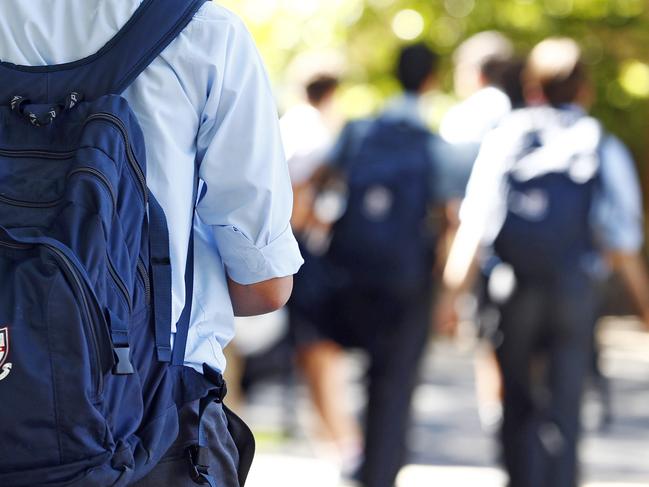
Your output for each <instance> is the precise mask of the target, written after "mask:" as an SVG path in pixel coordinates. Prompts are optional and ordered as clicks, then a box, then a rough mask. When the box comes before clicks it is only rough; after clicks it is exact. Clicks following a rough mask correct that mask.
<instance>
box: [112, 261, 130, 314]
mask: <svg viewBox="0 0 649 487" xmlns="http://www.w3.org/2000/svg"><path fill="white" fill-rule="evenodd" d="M106 261H107V262H108V273H109V274H110V277H112V279H113V282H114V283H115V284H117V288H118V289H119V292H120V294H121V295H122V297H123V298H124V302H126V305H127V306H128V311H129V315H131V314H133V303H132V301H131V297H130V296H129V293H128V288H127V287H126V284H124V281H123V280H122V278H121V277H119V274H118V273H117V270H116V269H115V266H114V265H113V262H112V261H111V260H110V257H108V254H106Z"/></svg>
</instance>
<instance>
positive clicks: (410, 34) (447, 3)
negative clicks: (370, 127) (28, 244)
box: [221, 0, 649, 189]
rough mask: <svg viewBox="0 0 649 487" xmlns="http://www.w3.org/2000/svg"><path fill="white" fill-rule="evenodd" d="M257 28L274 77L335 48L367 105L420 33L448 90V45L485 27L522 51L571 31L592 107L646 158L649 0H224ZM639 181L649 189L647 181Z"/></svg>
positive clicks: (355, 106)
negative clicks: (587, 76) (299, 59)
mask: <svg viewBox="0 0 649 487" xmlns="http://www.w3.org/2000/svg"><path fill="white" fill-rule="evenodd" d="M221 3H222V4H224V5H225V6H226V7H229V8H231V9H232V10H234V11H235V12H237V13H238V14H240V15H241V16H242V17H243V19H244V20H245V22H246V23H247V25H248V26H249V28H250V29H251V31H252V32H253V35H254V36H255V38H256V40H257V42H258V45H259V46H260V50H261V52H262V56H263V57H264V59H265V61H266V63H267V65H268V67H269V69H270V72H271V76H272V77H273V80H274V81H275V82H276V85H277V86H283V84H285V83H286V76H285V74H286V72H287V68H288V67H289V66H290V64H291V62H292V60H293V59H295V57H296V56H298V55H299V54H300V53H302V52H304V51H309V50H322V49H336V50H338V51H340V52H341V53H343V55H344V57H345V58H346V63H347V66H348V70H347V73H346V75H347V76H346V77H347V83H346V86H345V89H344V90H343V95H342V98H343V105H345V106H346V107H347V110H348V113H349V114H351V115H361V114H363V113H364V112H368V111H371V110H373V109H375V108H376V107H377V105H378V104H379V103H380V102H381V101H382V100H383V99H384V98H385V97H387V96H389V95H390V94H391V93H393V92H394V90H395V89H396V84H395V82H394V79H393V78H392V75H391V73H392V66H393V63H394V54H395V52H396V50H397V48H398V46H399V45H401V44H403V43H404V42H408V41H414V40H423V41H425V42H428V43H430V44H431V46H432V47H434V48H435V49H436V50H437V51H438V52H439V53H440V54H442V55H447V56H444V58H445V60H444V65H443V69H442V80H441V81H442V83H441V87H442V90H443V91H445V92H447V93H450V91H451V89H452V86H451V85H452V83H451V60H450V56H448V55H450V54H451V53H452V51H453V49H454V48H455V47H456V46H457V45H458V44H459V43H460V42H461V41H462V40H463V39H465V38H466V37H468V36H470V35H471V34H474V33H477V32H480V31H483V30H492V29H495V30H499V31H501V32H503V33H505V34H506V35H507V36H509V37H510V38H511V39H512V41H513V42H514V43H515V45H516V47H517V49H518V51H519V52H520V54H521V55H524V54H525V53H526V52H527V51H528V50H529V49H530V48H531V47H532V46H533V45H534V44H535V43H537V42H538V41H540V40H541V39H543V38H545V37H548V36H554V35H562V36H570V37H573V38H574V39H576V40H577V41H579V43H580V44H581V46H582V48H583V50H584V52H585V57H586V61H587V62H588V64H589V66H590V71H591V76H592V80H593V83H594V86H595V88H596V91H597V98H596V102H595V105H594V106H593V113H594V114H595V115H596V116H597V117H599V118H600V119H601V120H602V121H603V122H604V124H605V126H606V127H607V128H608V129H609V130H610V131H611V132H613V133H615V134H616V135H618V136H620V137H621V138H622V139H623V140H624V141H625V142H626V143H627V145H628V146H629V147H630V148H631V150H632V151H633V153H634V154H635V156H636V160H637V161H638V166H639V169H640V171H641V174H642V175H643V178H642V179H643V181H646V178H645V177H644V176H646V175H647V172H646V171H645V166H646V162H649V124H647V122H646V120H647V117H648V115H649V54H648V53H649V50H648V46H649V3H648V2H647V0H224V1H222V2H221ZM646 189H649V188H647V187H646Z"/></svg>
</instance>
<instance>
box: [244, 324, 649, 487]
mask: <svg viewBox="0 0 649 487" xmlns="http://www.w3.org/2000/svg"><path fill="white" fill-rule="evenodd" d="M602 336H603V339H604V342H605V343H606V347H605V352H604V363H605V370H606V372H607V374H608V375H609V377H611V379H612V386H613V401H614V403H613V404H614V411H615V421H614V423H613V424H612V426H611V427H610V428H609V429H608V430H607V431H606V432H605V433H597V432H594V431H591V432H589V433H588V434H587V435H586V438H585V441H584V445H583V453H584V454H583V456H584V477H585V481H586V483H587V484H586V485H587V486H588V487H605V486H606V487H626V486H629V487H631V486H637V487H640V486H643V487H647V486H649V336H647V335H645V334H642V333H639V332H638V331H636V329H635V327H634V326H633V324H632V323H629V322H625V321H620V320H616V321H615V322H611V323H608V324H607V326H605V330H604V332H603V333H602ZM349 360H350V380H351V381H352V383H354V384H358V382H359V379H360V375H361V370H362V360H361V359H359V358H357V357H354V356H351V357H350V359H349ZM351 395H352V402H353V403H354V404H356V405H357V406H358V408H360V405H361V404H362V402H363V398H362V390H361V388H360V387H358V386H355V387H354V388H353V389H352V391H351ZM596 410H597V408H596V402H594V401H592V400H591V401H589V402H588V406H587V412H588V414H587V416H588V418H592V417H593V416H595V413H596ZM414 411H415V424H414V426H413V429H412V432H411V438H410V449H411V454H410V463H411V465H410V466H409V467H407V468H406V469H404V471H403V472H402V474H401V477H400V480H399V487H419V486H420V485H421V486H431V487H432V486H443V487H446V486H450V485H453V486H457V487H464V486H466V487H469V486H471V487H474V486H479V487H502V486H503V485H504V478H503V475H502V474H501V473H500V472H499V470H498V469H497V468H496V464H495V458H496V454H497V449H496V448H495V444H494V442H493V439H492V438H491V437H490V436H489V435H486V434H484V433H483V432H482V430H481V428H480V424H479V421H478V416H477V412H476V408H475V395H474V388H473V366H472V352H471V349H470V346H467V345H464V346H462V347H460V346H458V345H456V344H453V345H452V344H444V343H438V344H436V345H435V346H433V347H431V353H430V354H429V355H428V357H427V359H426V363H425V365H424V381H423V383H422V385H421V386H420V387H419V389H418V391H417V394H416V398H415V401H414ZM244 414H245V416H246V418H247V419H248V420H249V421H250V422H251V424H252V426H253V429H255V431H256V432H257V434H258V438H259V443H260V448H259V450H260V453H259V456H258V459H257V462H256V465H255V469H254V470H253V472H252V474H251V481H250V486H249V487H274V486H278V487H280V486H281V487H292V486H293V485H295V486H296V487H298V486H299V487H320V486H321V487H336V486H337V485H339V484H338V477H337V471H336V469H335V467H334V465H333V464H332V463H329V462H326V461H324V460H322V459H318V458H316V455H315V453H314V448H313V447H312V445H311V444H310V442H309V441H308V440H307V438H306V435H305V431H306V430H307V427H306V425H308V424H309V421H310V420H311V414H312V412H311V409H310V405H309V402H308V400H307V399H306V397H305V393H304V390H303V388H301V387H299V386H298V387H296V388H294V389H293V391H292V392H289V393H288V394H287V393H286V389H285V388H284V387H283V386H282V385H279V384H265V385H261V386H258V387H256V389H255V390H254V391H253V393H252V395H251V400H250V404H249V405H248V406H247V407H246V409H245V413H244ZM279 425H284V427H283V428H282V427H280V426H279Z"/></svg>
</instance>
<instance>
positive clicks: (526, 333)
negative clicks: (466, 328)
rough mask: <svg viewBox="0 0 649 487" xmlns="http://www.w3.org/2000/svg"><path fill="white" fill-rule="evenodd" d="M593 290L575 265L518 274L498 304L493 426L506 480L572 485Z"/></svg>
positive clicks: (541, 486) (514, 484) (539, 486)
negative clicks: (498, 429) (549, 272)
mask: <svg viewBox="0 0 649 487" xmlns="http://www.w3.org/2000/svg"><path fill="white" fill-rule="evenodd" d="M596 310H597V292H596V289H595V286H594V284H593V282H592V281H591V279H590V278H588V277H587V276H585V275H584V274H583V273H581V272H580V271H575V272H570V273H568V272H566V273H565V274H564V275H562V276H559V277H555V278H552V279H547V280H532V279H528V280H521V281H520V282H519V283H518V288H517V290H516V291H515V292H514V294H513V296H512V297H511V298H510V300H509V302H508V303H507V304H505V305H504V306H503V307H502V309H501V313H502V316H501V319H502V323H501V326H502V333H503V341H502V344H501V345H500V346H499V347H498V349H497V354H498V359H499V362H500V366H501V369H502V374H503V378H504V389H505V398H504V418H503V427H502V433H501V440H502V446H503V453H504V460H505V466H506V469H507V472H508V474H509V477H510V484H509V485H510V487H576V486H577V482H578V476H579V475H578V454H577V445H578V441H579V436H580V410H581V404H582V395H583V389H584V383H585V381H586V378H587V376H588V371H589V367H590V360H591V354H592V345H591V344H592V335H593V333H594V328H595V321H596V316H597V315H596Z"/></svg>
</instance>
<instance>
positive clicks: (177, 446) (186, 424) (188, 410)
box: [133, 402, 254, 487]
mask: <svg viewBox="0 0 649 487" xmlns="http://www.w3.org/2000/svg"><path fill="white" fill-rule="evenodd" d="M205 414H206V418H205V421H206V423H205V425H206V432H207V438H208V444H209V452H210V455H209V457H210V474H211V475H212V476H213V477H214V479H215V480H216V485H217V486H218V487H241V484H240V482H239V467H240V465H239V463H240V451H239V449H238V448H237V444H238V443H239V441H237V442H235V438H233V436H232V434H231V433H230V431H229V429H228V417H227V416H226V412H225V410H224V406H223V405H222V404H217V403H212V404H210V405H209V406H208V408H207V411H206V413H205ZM197 421H198V402H194V403H191V404H188V405H186V406H185V407H184V408H183V409H181V411H180V433H179V435H178V438H177V439H176V442H175V443H174V444H173V445H172V446H171V448H169V450H168V451H167V453H166V454H165V455H164V457H163V458H162V460H161V461H160V463H159V464H158V465H157V466H156V467H155V468H154V469H153V470H152V471H151V472H150V473H149V474H148V475H147V476H146V477H145V478H143V479H142V480H140V481H139V482H136V483H135V484H133V485H134V486H135V487H196V485H197V484H196V483H195V482H194V481H193V480H192V479H191V476H190V462H189V459H188V456H187V448H188V447H189V446H191V445H195V444H196V439H197V434H198V430H197ZM243 441H253V442H254V440H252V439H250V438H246V439H243Z"/></svg>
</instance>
